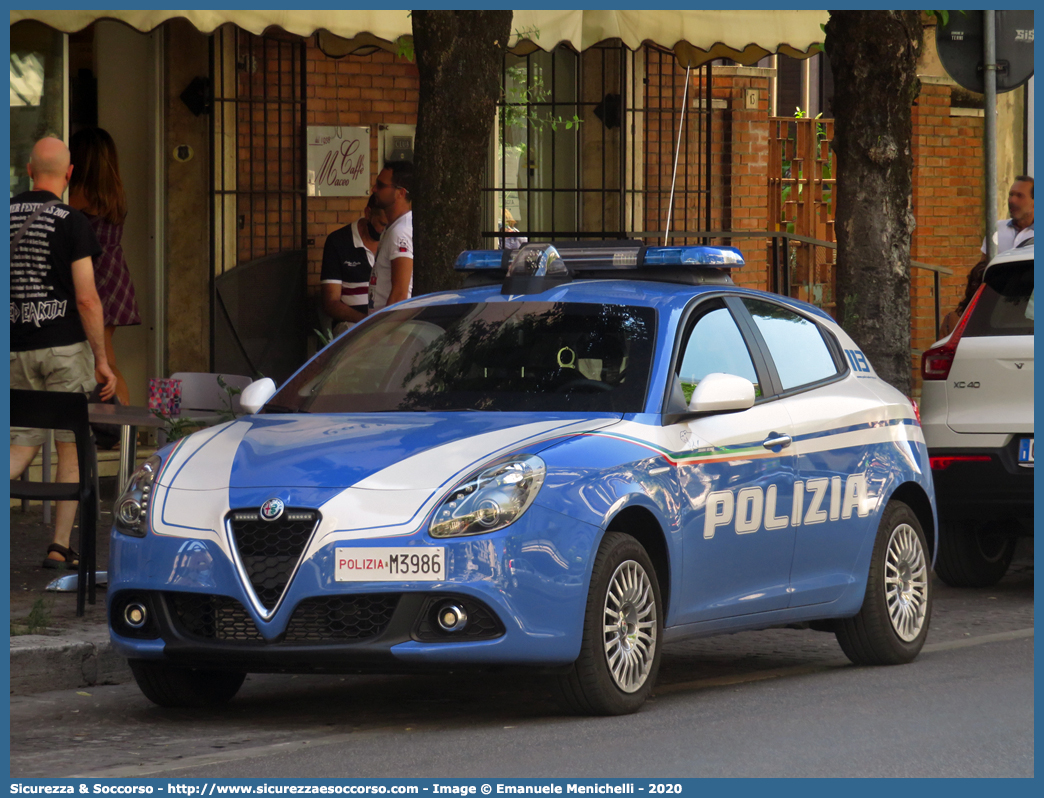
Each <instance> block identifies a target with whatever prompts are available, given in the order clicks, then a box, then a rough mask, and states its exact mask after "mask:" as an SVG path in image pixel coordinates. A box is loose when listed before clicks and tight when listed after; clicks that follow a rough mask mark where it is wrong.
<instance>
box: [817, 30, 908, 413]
mask: <svg viewBox="0 0 1044 798" xmlns="http://www.w3.org/2000/svg"><path fill="white" fill-rule="evenodd" d="M923 35H924V28H923V25H922V22H921V15H920V12H919V11H831V12H830V21H829V22H828V23H827V25H826V42H825V47H826V53H827V55H828V56H829V58H830V66H831V68H832V70H833V72H834V87H835V90H834V102H833V109H834V117H835V121H834V142H833V148H834V151H835V152H836V153H837V172H838V181H837V193H836V200H835V201H836V206H835V213H834V219H835V229H836V232H837V315H838V320H839V321H840V322H841V326H842V327H843V328H844V329H845V331H846V332H848V334H849V335H851V336H852V338H853V339H854V340H855V342H856V343H857V344H858V345H859V346H860V347H861V348H862V350H863V352H864V353H865V354H866V355H867V357H869V359H870V362H871V363H873V364H874V368H875V369H876V370H877V373H878V374H879V375H880V376H881V377H882V378H883V379H884V380H886V381H887V382H889V383H890V384H891V385H893V386H894V387H895V388H897V389H899V390H900V391H902V392H903V393H906V394H909V393H910V368H911V360H910V354H911V353H910V239H911V236H912V234H913V228H914V216H913V207H912V201H913V193H912V192H913V154H912V152H911V136H912V126H913V122H912V110H911V109H912V106H913V103H914V100H915V99H916V97H917V93H918V91H919V90H920V81H918V79H917V58H918V55H919V53H920V48H921V42H922V39H923Z"/></svg>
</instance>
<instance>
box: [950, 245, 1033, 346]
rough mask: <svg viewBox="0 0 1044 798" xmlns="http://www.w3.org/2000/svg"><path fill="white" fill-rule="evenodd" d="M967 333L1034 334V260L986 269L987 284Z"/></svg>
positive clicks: (967, 334)
mask: <svg viewBox="0 0 1044 798" xmlns="http://www.w3.org/2000/svg"><path fill="white" fill-rule="evenodd" d="M964 334H965V335H966V336H968V337H973V336H985V335H1033V261H1023V262H1021V263H1003V264H998V265H996V266H991V267H990V268H989V269H988V270H987V271H986V287H985V288H983V289H982V295H981V296H980V297H979V301H978V302H976V303H975V310H974V311H972V316H971V318H970V319H968V327H967V329H965V331H964Z"/></svg>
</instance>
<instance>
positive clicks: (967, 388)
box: [921, 239, 1033, 587]
mask: <svg viewBox="0 0 1044 798" xmlns="http://www.w3.org/2000/svg"><path fill="white" fill-rule="evenodd" d="M1026 244H1028V246H1026V245H1024V246H1021V247H1019V248H1017V249H1012V250H1009V251H1007V252H1003V253H1001V254H1000V255H998V256H997V257H996V258H994V259H993V261H992V262H991V263H990V265H989V266H988V267H987V269H986V272H985V275H984V278H983V284H982V287H981V288H980V289H979V291H978V293H976V295H975V297H974V299H973V300H972V301H971V302H970V303H969V305H968V308H967V310H966V311H965V313H964V315H963V316H962V317H961V320H960V321H959V322H958V324H957V326H956V328H955V329H954V330H953V332H952V333H950V335H949V336H947V337H946V338H943V339H942V340H941V341H938V342H936V343H935V344H934V345H933V346H932V347H931V348H930V349H928V350H927V351H926V352H925V353H924V355H923V356H922V359H921V375H922V377H923V378H924V387H923V393H922V398H921V425H922V427H923V428H924V438H925V442H926V443H927V444H928V453H929V455H930V457H931V463H932V477H933V479H934V482H935V495H936V498H937V500H938V506H939V520H940V524H939V552H938V555H937V557H936V562H935V571H936V573H937V574H938V575H939V576H940V577H941V578H942V580H943V581H944V582H946V583H947V584H949V585H953V586H955V587H987V586H989V585H992V584H995V583H996V582H997V581H999V580H1000V578H1001V577H1002V576H1004V573H1005V571H1007V569H1008V565H1009V563H1010V562H1011V557H1012V554H1013V553H1014V550H1015V539H1016V538H1017V537H1018V536H1020V535H1032V534H1033V243H1032V239H1031V240H1030V241H1028V242H1026Z"/></svg>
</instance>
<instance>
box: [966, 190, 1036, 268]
mask: <svg viewBox="0 0 1044 798" xmlns="http://www.w3.org/2000/svg"><path fill="white" fill-rule="evenodd" d="M1008 216H1010V217H1011V218H1010V219H1004V220H1003V221H1000V222H997V230H996V232H995V233H994V234H993V240H994V241H995V242H996V243H997V253H998V254H1000V253H1001V252H1007V251H1008V250H1009V249H1014V248H1015V247H1017V246H1018V245H1019V244H1021V243H1022V242H1023V241H1025V240H1026V239H1028V238H1033V178H1032V177H1029V176H1027V175H1019V176H1018V177H1016V178H1015V182H1014V183H1012V184H1011V188H1010V189H1008ZM981 251H982V259H981V260H980V261H979V263H982V264H985V263H986V262H987V261H988V260H989V257H988V256H987V254H986V252H987V249H986V239H985V238H984V239H983V240H982V250H981Z"/></svg>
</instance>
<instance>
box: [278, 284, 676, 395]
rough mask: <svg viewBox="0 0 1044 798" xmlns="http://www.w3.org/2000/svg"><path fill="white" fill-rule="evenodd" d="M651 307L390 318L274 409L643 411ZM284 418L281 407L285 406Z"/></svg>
mask: <svg viewBox="0 0 1044 798" xmlns="http://www.w3.org/2000/svg"><path fill="white" fill-rule="evenodd" d="M654 340H655V312H654V311H653V309H652V308H644V307H627V306H620V305H595V304H582V303H554V302H494V303H489V304H486V303H471V304H460V305H440V306H436V307H424V308H413V309H404V310H396V311H391V312H389V313H386V314H382V315H381V316H380V317H379V318H377V319H375V320H374V321H372V322H370V323H369V324H365V325H362V326H361V327H360V328H357V329H356V330H353V331H352V332H350V333H348V334H347V335H345V336H344V337H342V338H341V339H339V340H338V341H337V342H335V343H334V344H333V345H331V346H330V347H329V348H327V349H326V350H325V351H324V352H322V353H321V354H320V355H319V356H318V357H317V358H316V359H315V360H313V361H312V362H311V363H309V364H308V365H307V366H306V367H305V368H304V369H303V370H302V371H301V372H300V373H299V374H297V375H296V376H295V377H294V378H293V379H292V380H291V381H290V382H289V383H287V384H286V385H285V386H284V387H283V388H282V390H280V391H279V393H277V394H276V395H275V396H273V397H272V400H271V402H270V405H269V407H268V409H267V411H268V412H287V411H290V412H309V413H361V412H389V411H423V410H490V411H497V410H499V411H545V412H550V411H567V412H576V411H579V412H586V411H594V412H614V413H634V412H641V411H642V409H643V406H644V400H645V393H646V386H647V384H648V380H649V368H650V363H651V361H652V351H653V341H654ZM277 407H278V408H279V410H276V408H277Z"/></svg>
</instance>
